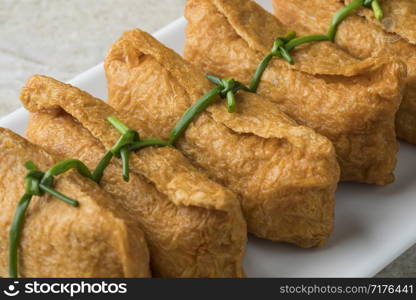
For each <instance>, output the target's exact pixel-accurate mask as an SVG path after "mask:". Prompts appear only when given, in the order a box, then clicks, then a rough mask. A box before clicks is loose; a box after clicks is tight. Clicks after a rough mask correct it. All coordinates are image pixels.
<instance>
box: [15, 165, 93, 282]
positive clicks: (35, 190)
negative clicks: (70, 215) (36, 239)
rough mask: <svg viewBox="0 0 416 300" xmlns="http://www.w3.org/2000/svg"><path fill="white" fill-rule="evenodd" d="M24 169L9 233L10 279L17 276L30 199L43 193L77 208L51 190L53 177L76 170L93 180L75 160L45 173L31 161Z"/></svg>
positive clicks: (74, 203) (74, 202) (71, 202)
mask: <svg viewBox="0 0 416 300" xmlns="http://www.w3.org/2000/svg"><path fill="white" fill-rule="evenodd" d="M25 167H26V169H27V170H28V174H27V175H26V177H25V186H26V188H25V189H26V192H25V194H24V195H23V196H22V198H21V199H20V201H19V203H18V204H17V207H16V212H15V215H14V218H13V221H12V224H11V227H10V232H9V276H10V277H11V278H16V277H17V276H18V248H19V243H20V237H21V233H22V229H23V223H24V220H25V214H26V211H27V208H28V207H29V204H30V201H31V200H32V197H33V196H43V195H44V194H45V193H48V194H50V195H52V196H54V197H56V198H58V199H60V200H62V201H64V202H65V203H67V204H69V205H72V206H74V207H77V206H79V202H78V201H76V200H73V199H71V198H69V197H67V196H65V195H63V194H61V193H59V192H58V191H56V190H54V189H53V188H52V185H53V181H54V180H53V176H56V175H59V174H62V173H64V172H66V171H68V170H70V169H77V171H78V172H79V173H80V174H81V175H83V176H84V177H87V178H89V179H91V180H92V178H93V177H92V175H91V172H90V171H89V170H88V168H87V167H86V166H85V165H84V164H83V163H82V162H81V161H79V160H76V159H69V160H64V161H61V162H58V163H57V164H55V165H54V166H52V167H51V168H50V169H49V170H48V171H47V172H46V173H43V172H41V171H39V169H38V168H37V167H36V165H35V164H34V163H33V162H32V161H27V162H26V163H25Z"/></svg>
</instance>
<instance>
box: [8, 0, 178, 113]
mask: <svg viewBox="0 0 416 300" xmlns="http://www.w3.org/2000/svg"><path fill="white" fill-rule="evenodd" d="M185 2H186V0H0V41H1V42H0V118H1V117H2V116H4V115H6V114H8V113H10V112H12V111H13V110H15V109H16V108H18V107H19V106H20V102H19V101H18V99H17V97H18V94H19V90H20V88H21V87H22V85H23V83H24V81H25V80H26V78H28V77H29V76H30V75H33V74H37V73H39V74H44V75H49V76H52V77H55V78H56V79H58V80H61V81H67V80H70V79H71V78H72V77H74V76H76V75H78V74H79V73H82V72H83V71H85V70H87V69H89V68H90V67H93V66H94V65H96V64H98V63H99V62H101V61H102V60H103V59H104V56H105V54H106V52H107V50H108V48H109V47H110V45H111V43H112V42H114V41H115V40H116V39H117V38H118V37H119V36H120V35H121V33H122V32H123V31H125V30H127V29H131V28H134V27H140V28H141V29H143V30H146V31H148V32H154V31H156V30H157V29H159V28H161V27H163V26H165V25H167V24H169V23H170V22H172V21H173V20H175V19H177V18H178V17H180V16H181V15H182V14H183V6H184V4H185Z"/></svg>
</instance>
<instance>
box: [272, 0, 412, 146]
mask: <svg viewBox="0 0 416 300" xmlns="http://www.w3.org/2000/svg"><path fill="white" fill-rule="evenodd" d="M380 3H381V7H382V9H383V12H384V15H385V17H384V19H383V20H382V22H381V23H380V22H379V21H377V20H376V19H375V18H374V14H373V11H372V10H371V9H364V8H363V9H360V10H358V12H357V13H355V14H353V15H351V16H349V17H348V18H347V19H345V21H344V22H343V23H341V25H340V26H339V29H338V33H337V36H336V40H335V42H336V44H337V45H338V46H339V47H341V48H342V49H344V50H346V51H347V52H348V53H350V54H351V55H353V56H355V57H357V58H360V59H366V58H369V57H398V58H399V59H401V60H402V61H404V62H405V63H406V65H407V70H408V76H407V78H406V88H405V91H404V95H403V101H402V104H401V106H400V109H399V111H398V113H397V116H396V132H397V135H398V137H400V138H402V139H404V140H405V141H407V142H409V143H413V144H416V14H415V11H416V1H413V0H399V1H396V0H395V1H381V2H380ZM273 4H274V8H275V14H276V16H277V17H278V18H279V19H280V20H281V21H282V22H283V23H285V24H286V25H287V26H288V27H289V28H293V29H294V30H298V31H299V32H302V33H303V34H308V33H311V32H326V31H327V30H328V26H329V24H330V22H331V20H332V17H333V15H334V14H335V13H336V12H337V11H338V10H339V9H341V8H342V7H343V6H344V4H343V1H342V0H330V1H320V0H308V1H303V0H274V1H273ZM364 16H365V17H364Z"/></svg>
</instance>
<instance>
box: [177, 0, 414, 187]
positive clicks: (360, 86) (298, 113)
mask: <svg viewBox="0 0 416 300" xmlns="http://www.w3.org/2000/svg"><path fill="white" fill-rule="evenodd" d="M306 2H308V1H305V3H306ZM185 15H186V18H187V20H188V27H187V34H186V36H187V37H186V45H185V57H186V59H188V60H189V61H190V62H192V63H193V64H195V65H197V66H199V67H200V68H202V69H203V71H205V72H207V73H210V74H213V75H216V76H220V77H234V78H235V79H236V80H239V81H242V82H244V83H246V84H248V83H249V82H250V80H251V77H252V76H253V74H254V72H255V70H256V68H257V66H258V64H259V63H260V61H261V60H262V59H263V58H264V57H265V56H266V54H268V53H269V52H270V51H271V48H272V45H273V42H274V40H275V39H276V38H277V37H281V36H285V35H286V34H287V32H289V31H290V29H289V28H287V27H285V26H284V25H282V23H281V22H280V21H279V20H277V18H275V17H274V16H273V15H271V14H269V13H268V12H267V11H265V10H264V9H263V8H261V7H260V6H259V5H257V4H256V3H254V2H253V1H248V0H212V1H211V0H188V2H187V6H186V14H185ZM292 56H293V58H294V60H295V62H296V64H295V65H293V66H291V65H289V64H288V63H287V61H285V60H283V59H278V58H275V59H273V60H272V62H271V64H270V65H269V66H268V68H267V69H266V71H265V73H264V75H263V77H262V80H261V83H260V86H259V90H258V93H260V94H261V95H263V96H266V97H268V98H269V99H270V100H271V101H273V102H275V103H277V104H279V106H280V107H281V108H282V109H283V110H284V111H285V112H286V113H287V114H288V115H289V116H290V117H292V118H293V119H294V120H295V121H297V122H298V123H300V124H303V125H306V126H309V127H311V128H313V129H315V130H316V131H317V132H318V133H320V134H322V135H324V136H326V137H328V138H329V139H330V140H331V141H332V142H333V143H334V146H335V150H336V153H337V156H338V161H339V163H340V166H341V178H342V180H344V181H356V182H362V183H368V184H377V185H385V184H388V183H391V182H392V181H393V180H394V175H393V172H394V169H395V166H396V155H397V151H398V144H397V141H396V135H395V128H394V119H395V114H396V112H397V110H398V108H399V105H400V102H401V98H402V91H403V86H404V79H403V78H404V77H405V75H406V67H405V65H404V64H403V63H402V62H401V61H398V60H396V59H389V58H384V59H368V60H366V61H359V60H358V59H355V58H353V57H352V56H350V55H349V54H347V53H346V52H344V51H342V50H340V49H338V48H337V47H336V46H334V45H333V44H332V43H329V42H320V43H312V44H307V45H302V46H300V47H298V48H296V49H295V50H294V51H292Z"/></svg>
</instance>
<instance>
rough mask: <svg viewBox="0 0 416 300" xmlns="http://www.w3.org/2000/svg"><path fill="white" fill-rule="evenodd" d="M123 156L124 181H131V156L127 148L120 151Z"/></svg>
mask: <svg viewBox="0 0 416 300" xmlns="http://www.w3.org/2000/svg"><path fill="white" fill-rule="evenodd" d="M120 155H121V162H122V165H123V179H124V181H127V182H128V181H129V180H130V174H129V173H130V169H129V156H130V149H129V148H127V146H125V147H124V148H121V150H120Z"/></svg>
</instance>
